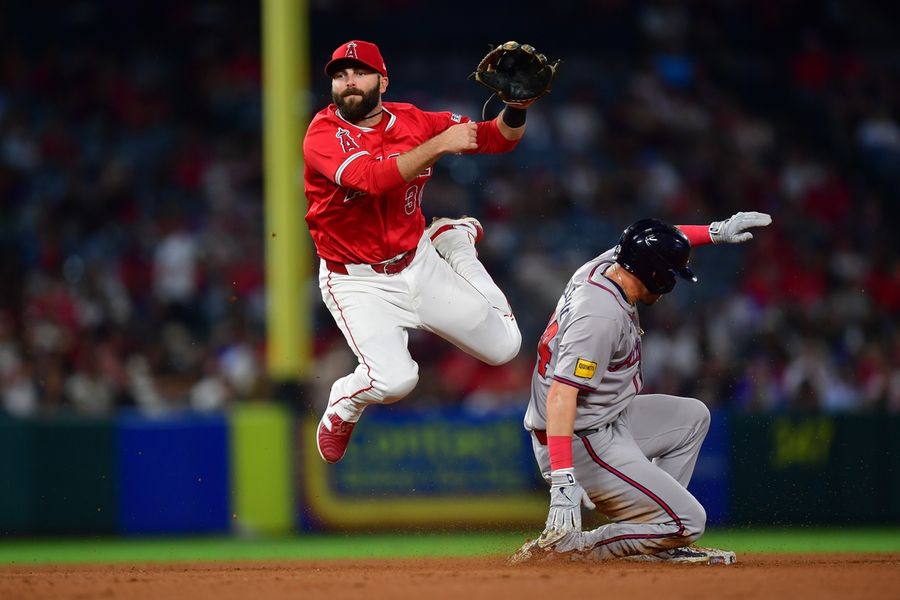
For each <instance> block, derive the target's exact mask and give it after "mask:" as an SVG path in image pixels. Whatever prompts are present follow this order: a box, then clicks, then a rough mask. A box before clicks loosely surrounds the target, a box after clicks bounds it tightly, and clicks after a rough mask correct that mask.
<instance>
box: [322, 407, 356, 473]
mask: <svg viewBox="0 0 900 600" xmlns="http://www.w3.org/2000/svg"><path fill="white" fill-rule="evenodd" d="M355 426H356V423H350V422H348V421H345V420H343V419H342V418H340V417H339V416H337V415H336V414H334V413H332V414H328V413H327V412H326V413H325V414H324V415H322V420H321V421H319V428H318V430H317V431H316V447H318V449H319V456H321V457H322V460H324V461H325V462H327V463H331V464H334V463H336V462H338V461H339V460H341V459H342V458H344V453H345V452H346V451H347V445H348V444H349V443H350V435H351V434H352V433H353V428H354V427H355Z"/></svg>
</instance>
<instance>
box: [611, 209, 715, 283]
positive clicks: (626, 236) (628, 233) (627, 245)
mask: <svg viewBox="0 0 900 600" xmlns="http://www.w3.org/2000/svg"><path fill="white" fill-rule="evenodd" d="M690 256H691V243H690V242H689V241H688V239H687V236H686V235H684V233H682V232H681V231H680V230H679V229H677V228H675V227H673V226H672V225H669V224H668V223H663V222H662V221H659V220H657V219H641V220H640V221H637V222H635V223H632V224H631V225H629V226H628V228H627V229H625V231H623V232H622V237H621V238H619V245H618V246H616V254H615V259H616V262H617V263H619V264H620V265H622V267H624V268H625V270H626V271H628V272H629V273H631V274H632V275H634V276H635V277H637V278H638V279H640V280H641V283H643V284H644V285H645V286H647V289H648V290H650V292H651V293H653V294H668V293H669V292H671V291H672V288H674V287H675V276H676V275H678V276H679V277H681V278H682V279H687V280H688V281H697V276H696V275H694V272H693V271H691V270H690V269H689V268H688V266H687V264H688V259H689V258H690Z"/></svg>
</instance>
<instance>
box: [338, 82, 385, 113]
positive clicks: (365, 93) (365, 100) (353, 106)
mask: <svg viewBox="0 0 900 600" xmlns="http://www.w3.org/2000/svg"><path fill="white" fill-rule="evenodd" d="M380 84H381V77H379V78H378V83H376V85H375V86H373V87H372V89H370V90H362V89H360V88H358V87H352V88H347V89H345V90H344V91H343V92H341V93H337V92H332V93H331V98H332V99H333V100H334V103H335V104H336V105H337V107H338V109H340V111H341V115H342V116H343V117H344V118H345V119H347V120H348V121H350V122H351V123H358V122H359V121H362V120H363V119H364V118H365V117H366V115H368V114H369V113H370V112H372V110H373V109H374V108H375V107H376V106H378V102H379V101H380V100H381V91H380V89H379V88H380Z"/></svg>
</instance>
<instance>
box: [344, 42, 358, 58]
mask: <svg viewBox="0 0 900 600" xmlns="http://www.w3.org/2000/svg"><path fill="white" fill-rule="evenodd" d="M344 56H346V57H347V58H358V57H357V56H356V42H350V43H349V44H347V53H346V54H345V55H344Z"/></svg>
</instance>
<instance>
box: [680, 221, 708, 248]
mask: <svg viewBox="0 0 900 600" xmlns="http://www.w3.org/2000/svg"><path fill="white" fill-rule="evenodd" d="M676 227H678V229H680V230H681V231H682V233H684V235H686V236H687V239H688V241H689V242H690V243H691V246H692V247H697V246H705V245H706V244H711V243H712V239H711V238H710V237H709V225H676Z"/></svg>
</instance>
